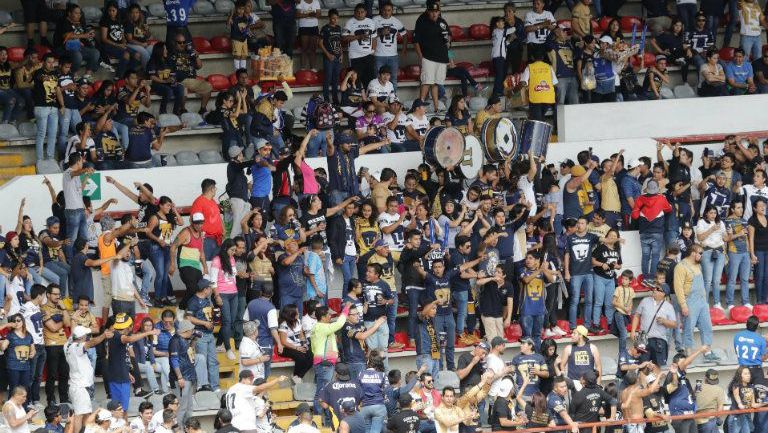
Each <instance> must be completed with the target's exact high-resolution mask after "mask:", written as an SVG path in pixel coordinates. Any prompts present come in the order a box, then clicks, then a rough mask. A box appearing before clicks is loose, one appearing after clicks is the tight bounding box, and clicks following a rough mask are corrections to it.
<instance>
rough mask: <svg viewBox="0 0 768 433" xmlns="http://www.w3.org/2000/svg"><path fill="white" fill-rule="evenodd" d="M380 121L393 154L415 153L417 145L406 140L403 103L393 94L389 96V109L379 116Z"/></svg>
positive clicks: (405, 117) (405, 118) (406, 118)
mask: <svg viewBox="0 0 768 433" xmlns="http://www.w3.org/2000/svg"><path fill="white" fill-rule="evenodd" d="M381 119H382V120H383V121H384V124H385V125H386V127H387V138H389V141H390V143H391V144H390V146H391V147H392V151H393V152H416V151H418V150H419V143H418V142H415V141H413V140H407V138H408V134H407V126H408V116H407V115H406V114H405V111H404V110H403V103H402V102H400V100H399V99H397V95H395V94H394V93H393V94H391V95H389V108H388V110H387V111H386V112H385V113H383V114H382V115H381Z"/></svg>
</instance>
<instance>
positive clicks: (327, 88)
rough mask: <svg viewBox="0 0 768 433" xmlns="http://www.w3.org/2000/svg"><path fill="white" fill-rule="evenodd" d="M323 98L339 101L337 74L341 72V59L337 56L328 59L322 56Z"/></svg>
mask: <svg viewBox="0 0 768 433" xmlns="http://www.w3.org/2000/svg"><path fill="white" fill-rule="evenodd" d="M323 71H324V72H325V75H323V99H325V100H326V101H332V102H339V74H341V61H339V59H338V58H335V59H334V60H332V61H331V60H328V58H327V57H325V56H323Z"/></svg>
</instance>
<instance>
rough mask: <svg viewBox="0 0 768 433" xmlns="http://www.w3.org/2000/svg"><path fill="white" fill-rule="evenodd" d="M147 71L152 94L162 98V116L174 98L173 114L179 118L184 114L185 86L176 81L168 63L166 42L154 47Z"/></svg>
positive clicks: (156, 44)
mask: <svg viewBox="0 0 768 433" xmlns="http://www.w3.org/2000/svg"><path fill="white" fill-rule="evenodd" d="M145 71H146V73H147V76H149V79H150V81H151V82H152V85H151V87H152V93H154V94H157V95H159V96H160V98H161V99H160V114H165V113H167V112H168V101H169V100H170V99H171V98H173V114H175V115H177V116H179V115H181V114H182V113H183V112H184V103H185V99H184V98H185V93H184V86H183V85H182V84H181V83H179V82H177V81H176V78H175V76H174V75H173V70H172V69H171V66H170V64H169V63H168V47H166V46H165V42H157V43H155V45H153V46H152V55H151V56H150V57H149V61H148V62H147V65H146V68H145Z"/></svg>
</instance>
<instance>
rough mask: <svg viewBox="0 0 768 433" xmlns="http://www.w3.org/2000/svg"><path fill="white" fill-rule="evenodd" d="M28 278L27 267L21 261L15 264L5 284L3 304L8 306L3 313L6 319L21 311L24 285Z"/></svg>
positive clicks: (24, 293)
mask: <svg viewBox="0 0 768 433" xmlns="http://www.w3.org/2000/svg"><path fill="white" fill-rule="evenodd" d="M28 278H29V273H28V271H27V266H26V265H25V264H24V262H23V261H18V262H16V263H15V264H14V266H13V270H11V275H9V276H8V279H7V282H6V284H5V304H6V305H8V311H5V316H6V317H8V316H12V315H14V314H16V313H18V312H19V310H20V309H21V305H22V304H23V303H24V298H25V297H26V295H27V292H26V284H25V283H26V280H27V279H28Z"/></svg>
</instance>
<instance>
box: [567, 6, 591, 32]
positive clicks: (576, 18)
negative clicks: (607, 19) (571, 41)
mask: <svg viewBox="0 0 768 433" xmlns="http://www.w3.org/2000/svg"><path fill="white" fill-rule="evenodd" d="M571 13H572V15H573V16H572V17H571V28H572V29H573V30H574V34H575V32H576V29H579V30H581V32H582V33H583V34H585V35H589V34H592V12H591V11H590V10H589V6H587V5H585V4H584V3H582V2H577V3H576V5H575V6H573V10H571Z"/></svg>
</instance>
